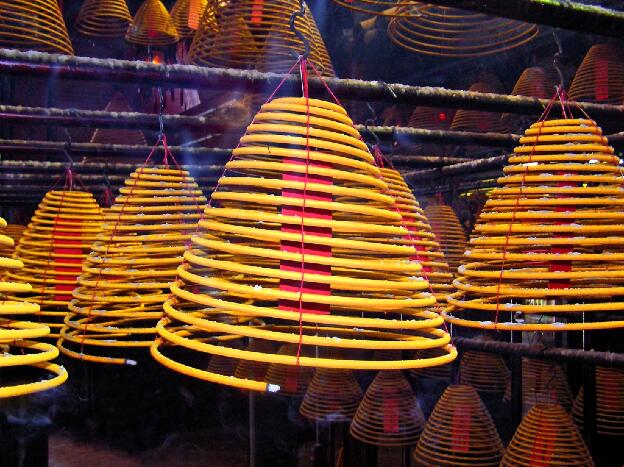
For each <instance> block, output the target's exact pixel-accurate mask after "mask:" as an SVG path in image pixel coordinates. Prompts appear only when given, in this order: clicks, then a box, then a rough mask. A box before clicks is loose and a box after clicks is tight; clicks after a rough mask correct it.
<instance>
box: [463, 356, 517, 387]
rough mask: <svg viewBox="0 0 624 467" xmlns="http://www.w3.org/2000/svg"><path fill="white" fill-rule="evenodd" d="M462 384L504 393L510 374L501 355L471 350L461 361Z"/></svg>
mask: <svg viewBox="0 0 624 467" xmlns="http://www.w3.org/2000/svg"><path fill="white" fill-rule="evenodd" d="M459 377H460V381H461V383H462V384H466V385H468V386H472V387H473V388H475V389H476V390H477V391H479V392H491V393H496V394H504V393H505V389H506V388H507V385H508V384H509V382H510V379H511V378H510V374H509V369H508V368H507V365H506V364H505V360H504V359H503V357H502V356H501V355H498V354H493V353H487V352H478V351H475V350H469V351H467V352H466V353H464V354H463V355H462V358H461V360H460V362H459Z"/></svg>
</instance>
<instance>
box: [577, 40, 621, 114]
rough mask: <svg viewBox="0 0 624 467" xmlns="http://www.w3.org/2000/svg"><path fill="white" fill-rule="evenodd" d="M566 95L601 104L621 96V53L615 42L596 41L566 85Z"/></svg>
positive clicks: (619, 98) (616, 101)
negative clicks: (567, 93) (567, 92)
mask: <svg viewBox="0 0 624 467" xmlns="http://www.w3.org/2000/svg"><path fill="white" fill-rule="evenodd" d="M570 98H571V99H574V100H577V101H586V102H598V103H601V104H621V103H622V100H623V99H624V55H623V54H622V52H621V49H620V47H619V45H614V44H596V45H594V46H592V48H591V49H589V52H587V55H585V58H584V59H583V62H582V63H581V65H580V66H579V67H578V70H576V74H575V75H574V79H573V80H572V84H571V85H570Z"/></svg>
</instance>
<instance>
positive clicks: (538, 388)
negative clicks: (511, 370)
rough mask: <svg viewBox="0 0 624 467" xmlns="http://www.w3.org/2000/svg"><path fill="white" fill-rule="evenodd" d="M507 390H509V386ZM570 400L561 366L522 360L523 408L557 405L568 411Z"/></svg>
mask: <svg viewBox="0 0 624 467" xmlns="http://www.w3.org/2000/svg"><path fill="white" fill-rule="evenodd" d="M508 388H509V389H510V390H511V384H509V385H508ZM510 396H511V394H510ZM572 400H573V399H572V391H571V390H570V386H569V385H568V381H567V378H566V375H565V373H564V371H563V368H561V365H559V364H558V363H556V362H550V361H544V360H533V359H526V358H524V359H522V401H523V403H524V405H525V406H527V407H533V406H534V405H536V404H549V403H558V404H560V405H561V406H562V407H563V408H564V409H566V410H570V408H571V407H572Z"/></svg>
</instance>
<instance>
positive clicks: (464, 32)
mask: <svg viewBox="0 0 624 467" xmlns="http://www.w3.org/2000/svg"><path fill="white" fill-rule="evenodd" d="M334 1H340V2H346V1H347V0H334ZM413 3H416V4H413ZM393 16H395V17H394V18H392V19H391V20H390V22H389V24H388V36H389V37H390V40H391V41H392V42H394V43H395V44H397V45H398V46H400V47H403V48H405V49H407V50H409V51H410V52H415V53H418V54H423V55H433V56H437V57H448V58H468V57H485V56H487V55H493V54H497V53H501V52H504V51H506V50H511V49H514V48H516V47H520V46H522V45H525V44H527V43H528V42H530V41H531V40H533V39H534V38H535V37H536V36H537V35H538V33H539V29H538V27H537V26H536V25H535V24H531V23H524V22H520V21H514V20H511V19H507V18H498V17H493V16H488V15H483V14H480V13H473V12H470V11H465V10H460V9H457V8H449V7H445V6H438V5H431V4H428V3H420V2H412V4H411V5H410V4H403V5H399V6H397V7H396V10H395V13H394V15H393Z"/></svg>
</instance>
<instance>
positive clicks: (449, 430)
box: [414, 385, 504, 467]
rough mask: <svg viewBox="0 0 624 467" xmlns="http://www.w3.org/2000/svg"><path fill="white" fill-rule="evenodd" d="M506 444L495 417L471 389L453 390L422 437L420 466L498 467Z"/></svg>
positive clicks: (417, 457)
mask: <svg viewBox="0 0 624 467" xmlns="http://www.w3.org/2000/svg"><path fill="white" fill-rule="evenodd" d="M503 452H504V449H503V443H502V442H501V439H500V437H499V435H498V432H497V431H496V427H495V426H494V422H493V421H492V417H490V414H489V413H488V411H487V409H486V408H485V405H483V402H482V401H481V399H480V398H479V395H478V394H477V392H476V391H475V390H474V389H473V388H471V387H470V386H463V385H453V386H449V387H448V388H447V389H446V391H444V394H442V397H440V400H439V401H438V402H437V404H436V405H435V407H434V409H433V412H432V413H431V415H430V417H429V420H428V421H427V424H426V425H425V429H424V430H423V432H422V434H421V435H420V439H419V440H418V444H417V445H416V449H415V450H414V461H415V464H416V465H417V466H427V467H437V466H442V465H457V466H460V465H461V466H472V465H474V466H482V467H490V466H491V467H495V466H498V464H499V462H500V461H501V458H502V457H503Z"/></svg>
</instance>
